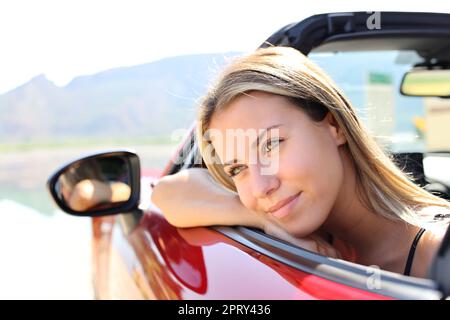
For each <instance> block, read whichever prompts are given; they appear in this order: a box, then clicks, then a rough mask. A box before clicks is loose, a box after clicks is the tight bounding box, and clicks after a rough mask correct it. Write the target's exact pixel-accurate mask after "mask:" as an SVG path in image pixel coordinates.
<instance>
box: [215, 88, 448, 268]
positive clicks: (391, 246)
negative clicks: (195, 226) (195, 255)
mask: <svg viewBox="0 0 450 320" xmlns="http://www.w3.org/2000/svg"><path fill="white" fill-rule="evenodd" d="M255 110H257V112H255ZM278 124H280V126H279V127H277V128H276V129H277V130H278V135H277V136H276V137H275V136H271V132H270V131H269V133H268V135H266V136H265V137H264V138H263V139H262V140H261V141H260V144H259V147H260V149H261V147H264V148H265V150H266V151H268V150H271V151H270V152H273V153H274V154H276V152H278V157H279V170H277V172H275V173H273V174H270V175H267V174H261V167H262V165H261V163H260V162H259V161H254V159H253V161H251V160H252V158H251V156H250V155H251V154H252V153H251V152H250V150H251V149H250V148H247V149H245V152H243V153H242V152H241V153H240V154H239V151H236V150H237V149H238V148H236V147H235V146H233V145H232V144H231V147H230V144H228V147H227V142H226V141H225V142H224V141H218V139H212V144H213V146H214V148H215V149H216V152H217V154H218V156H219V158H220V159H221V161H222V163H226V162H228V161H231V160H233V159H235V158H236V159H238V162H237V163H235V164H231V165H227V166H225V167H224V169H225V171H226V172H228V173H230V174H236V175H235V176H234V177H233V181H234V183H235V185H236V188H237V191H238V194H239V198H240V200H241V202H242V203H243V205H244V206H245V207H247V208H248V209H250V210H253V211H255V212H258V213H260V214H261V215H264V217H265V218H266V219H267V220H268V221H271V222H273V223H274V224H277V225H279V226H281V227H282V228H283V229H285V230H286V231H288V232H289V233H290V234H291V235H293V236H295V237H298V238H301V237H305V236H308V235H311V234H313V233H318V234H322V235H323V234H331V235H332V236H333V238H334V239H335V240H336V241H335V242H334V243H333V245H335V247H336V246H340V248H339V249H340V250H341V251H343V250H345V251H346V252H347V253H348V255H347V258H349V257H350V256H351V259H352V260H353V261H355V262H358V263H361V264H365V265H377V266H379V267H380V268H382V269H385V270H390V271H394V272H398V273H403V268H404V264H405V262H406V257H407V255H408V251H409V248H410V245H411V242H412V240H413V238H414V236H415V234H416V233H417V231H418V230H419V228H417V227H416V226H412V225H409V224H406V223H403V222H392V221H390V220H387V219H385V218H383V217H381V216H380V215H377V214H375V213H374V212H371V211H370V210H369V209H367V208H366V207H365V206H364V205H363V203H362V201H360V199H359V197H357V196H356V186H357V182H356V174H355V168H354V166H353V162H352V161H351V157H350V155H349V153H348V151H347V148H346V139H345V136H344V135H343V133H342V130H341V129H340V128H339V126H338V125H337V124H336V122H335V120H334V119H333V117H332V115H331V113H328V114H327V116H326V117H325V119H324V120H322V121H321V122H314V121H312V120H311V119H310V118H309V117H308V116H307V115H306V114H305V113H304V112H303V111H301V110H300V109H299V108H298V107H297V106H295V105H293V104H291V103H290V102H289V100H287V99H286V98H283V97H281V96H277V95H272V94H268V93H263V92H256V91H255V92H251V93H250V94H246V95H242V96H240V97H238V98H236V99H235V100H233V101H232V102H231V103H230V104H229V105H227V106H226V108H225V109H224V110H223V111H222V112H219V113H216V114H215V115H214V116H213V118H212V121H211V125H210V128H211V129H214V130H217V131H218V132H221V133H222V136H223V137H226V130H230V129H231V130H237V129H241V130H242V129H243V130H244V131H245V130H249V129H252V130H256V131H258V130H261V129H265V128H268V127H271V126H273V125H278ZM272 130H275V129H272ZM258 132H260V131H258ZM274 137H275V138H277V139H274ZM271 139H272V140H271ZM266 140H270V141H272V143H269V147H268V144H267V141H266ZM277 141H279V142H277ZM250 144H251V141H250V142H249V144H248V145H250ZM233 148H234V150H235V151H234V152H233V151H231V149H233ZM275 149H278V150H276V152H275V151H274V150H275ZM236 152H237V153H238V154H236ZM300 192H301V193H300ZM298 193H300V196H299V198H298V200H297V201H296V203H295V205H294V206H293V207H292V208H291V210H290V211H289V212H290V213H289V214H288V215H287V216H284V217H281V218H277V217H274V216H272V215H271V214H270V213H267V211H268V209H269V208H270V207H272V206H274V205H275V204H277V203H279V201H282V200H284V199H287V198H289V197H290V196H293V195H296V194H298ZM439 239H440V237H437V236H436V237H435V236H432V235H428V236H425V237H424V238H422V240H421V242H420V244H419V247H418V249H417V251H416V257H417V258H416V259H415V262H414V264H413V268H412V273H411V274H412V275H415V276H421V277H426V270H427V269H428V267H429V264H430V262H431V260H432V258H433V254H434V252H435V250H437V246H438V244H439ZM343 244H345V245H343ZM416 260H417V261H416Z"/></svg>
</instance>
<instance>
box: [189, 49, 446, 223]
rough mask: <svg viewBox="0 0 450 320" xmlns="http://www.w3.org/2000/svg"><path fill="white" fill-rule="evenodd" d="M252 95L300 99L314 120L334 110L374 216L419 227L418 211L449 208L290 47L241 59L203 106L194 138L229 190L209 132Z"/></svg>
mask: <svg viewBox="0 0 450 320" xmlns="http://www.w3.org/2000/svg"><path fill="white" fill-rule="evenodd" d="M250 91H263V92H267V93H272V94H276V95H281V96H284V97H286V98H288V99H289V100H291V101H294V103H295V102H296V101H297V102H298V103H296V105H297V106H298V107H299V108H301V109H302V110H303V111H305V112H306V114H308V115H309V116H310V118H311V119H312V120H315V121H319V120H321V118H323V113H322V112H321V110H320V109H321V108H325V112H326V113H327V112H331V114H332V116H333V117H334V119H335V120H336V122H337V123H338V125H339V127H340V128H341V129H342V131H343V133H344V135H345V137H346V139H347V144H346V147H347V150H348V151H349V154H350V156H351V159H352V161H353V163H354V166H355V169H356V175H357V179H358V184H357V185H358V195H359V196H360V197H361V200H362V201H363V203H364V204H365V205H366V206H367V207H368V208H369V209H371V210H373V211H374V212H377V213H378V214H380V215H382V216H384V217H386V218H388V219H391V220H402V221H406V222H409V223H412V224H414V225H419V226H420V225H422V224H423V221H424V219H420V217H419V215H418V214H417V212H418V211H420V210H421V209H423V208H426V207H429V206H439V207H442V208H446V209H450V203H449V202H447V201H445V200H443V199H441V198H439V197H437V196H435V195H432V194H431V193H429V192H427V191H426V190H424V189H422V188H421V187H419V186H418V185H416V184H415V183H414V182H412V181H411V180H410V178H409V177H408V175H407V174H405V173H403V172H402V171H401V170H400V169H399V168H398V167H397V166H396V165H395V163H394V162H393V161H392V158H391V157H390V156H388V155H387V153H385V151H384V150H383V149H382V148H381V147H380V146H379V145H378V143H377V142H376V141H375V139H374V138H373V137H372V136H371V135H370V134H369V133H368V130H367V129H366V128H365V127H364V126H363V124H362V123H360V121H359V119H358V118H357V116H356V113H355V110H354V109H353V107H352V105H351V104H350V102H349V101H348V100H347V99H346V98H345V96H344V95H343V94H342V93H341V92H340V90H339V89H338V88H337V87H336V85H335V84H334V83H333V81H332V80H331V79H330V78H329V77H328V76H327V75H326V74H325V73H324V72H323V71H322V70H321V69H320V68H319V67H318V66H317V65H315V64H314V63H313V62H312V61H311V60H310V59H308V58H307V57H305V56H304V55H303V54H301V53H300V52H299V51H297V50H295V49H292V48H286V47H270V48H265V49H258V50H257V51H255V52H254V53H252V54H249V55H246V56H243V57H240V58H238V59H237V60H236V61H234V62H233V63H232V64H231V65H229V66H228V67H227V68H226V69H225V70H224V71H223V73H222V74H221V76H220V77H219V79H218V81H217V83H216V84H215V85H214V86H213V87H212V88H211V89H210V91H209V92H208V94H207V95H206V96H205V97H204V99H203V101H202V102H201V104H200V106H199V109H198V118H197V133H196V134H197V139H198V143H199V149H200V153H201V155H202V157H203V160H204V162H205V164H206V166H207V168H208V170H209V171H210V173H211V175H212V176H213V177H214V179H215V180H216V181H217V182H219V183H220V184H221V185H223V186H224V187H225V188H227V189H228V190H230V191H233V192H237V191H236V186H235V185H234V182H233V180H232V179H231V178H230V177H229V176H228V175H227V174H226V173H225V171H224V170H223V167H222V165H221V164H220V160H219V159H218V157H217V155H216V154H215V152H214V148H213V147H212V144H211V142H210V141H209V139H208V138H207V136H206V135H205V132H206V131H207V130H208V129H209V126H210V122H211V118H212V116H213V115H214V114H215V113H216V112H220V111H223V110H224V109H225V108H226V106H227V105H228V104H229V103H230V102H231V101H232V100H233V99H235V98H237V97H239V96H240V95H242V94H245V93H248V92H250ZM321 114H322V115H321ZM211 151H212V152H211Z"/></svg>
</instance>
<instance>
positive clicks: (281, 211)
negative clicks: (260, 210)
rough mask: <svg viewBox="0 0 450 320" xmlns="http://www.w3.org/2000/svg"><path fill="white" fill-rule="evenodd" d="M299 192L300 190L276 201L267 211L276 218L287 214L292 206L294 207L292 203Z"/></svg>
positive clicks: (295, 201) (294, 202) (295, 200)
mask: <svg viewBox="0 0 450 320" xmlns="http://www.w3.org/2000/svg"><path fill="white" fill-rule="evenodd" d="M300 194H301V192H299V193H297V194H295V195H293V196H290V197H289V198H287V199H285V200H283V201H280V202H278V203H277V204H276V205H275V206H272V207H270V208H269V211H268V213H269V214H271V215H272V216H274V217H276V218H282V217H285V216H287V215H288V214H289V213H290V212H291V209H292V207H294V205H295V204H296V203H297V200H298V198H299V196H300Z"/></svg>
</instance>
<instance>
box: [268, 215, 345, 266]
mask: <svg viewBox="0 0 450 320" xmlns="http://www.w3.org/2000/svg"><path fill="white" fill-rule="evenodd" d="M263 230H264V232H265V233H267V234H268V235H271V236H273V237H275V238H278V239H281V240H284V241H286V242H289V243H292V244H294V245H296V246H298V247H301V248H303V249H306V250H309V251H312V252H315V253H319V254H321V255H324V256H327V257H331V258H337V259H342V255H341V253H340V252H339V251H338V250H337V249H336V248H334V247H333V246H332V245H331V244H329V243H328V242H327V241H326V240H325V239H324V238H323V237H322V236H320V235H318V234H311V235H309V236H307V237H304V238H296V237H294V236H292V235H290V234H289V233H288V232H287V231H286V230H284V229H283V228H282V227H280V226H279V225H277V224H275V223H274V222H272V221H270V220H266V221H265V223H264V226H263Z"/></svg>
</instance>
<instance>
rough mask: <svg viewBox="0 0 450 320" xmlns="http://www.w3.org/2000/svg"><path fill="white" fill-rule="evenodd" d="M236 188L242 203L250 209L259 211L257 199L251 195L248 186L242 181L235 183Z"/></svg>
mask: <svg viewBox="0 0 450 320" xmlns="http://www.w3.org/2000/svg"><path fill="white" fill-rule="evenodd" d="M235 185H236V190H237V193H238V196H239V199H240V200H241V202H242V204H243V205H244V206H245V207H246V208H247V209H250V210H253V211H257V208H256V200H255V199H253V198H252V197H251V195H250V190H248V188H247V187H246V186H244V185H242V184H240V183H235Z"/></svg>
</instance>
